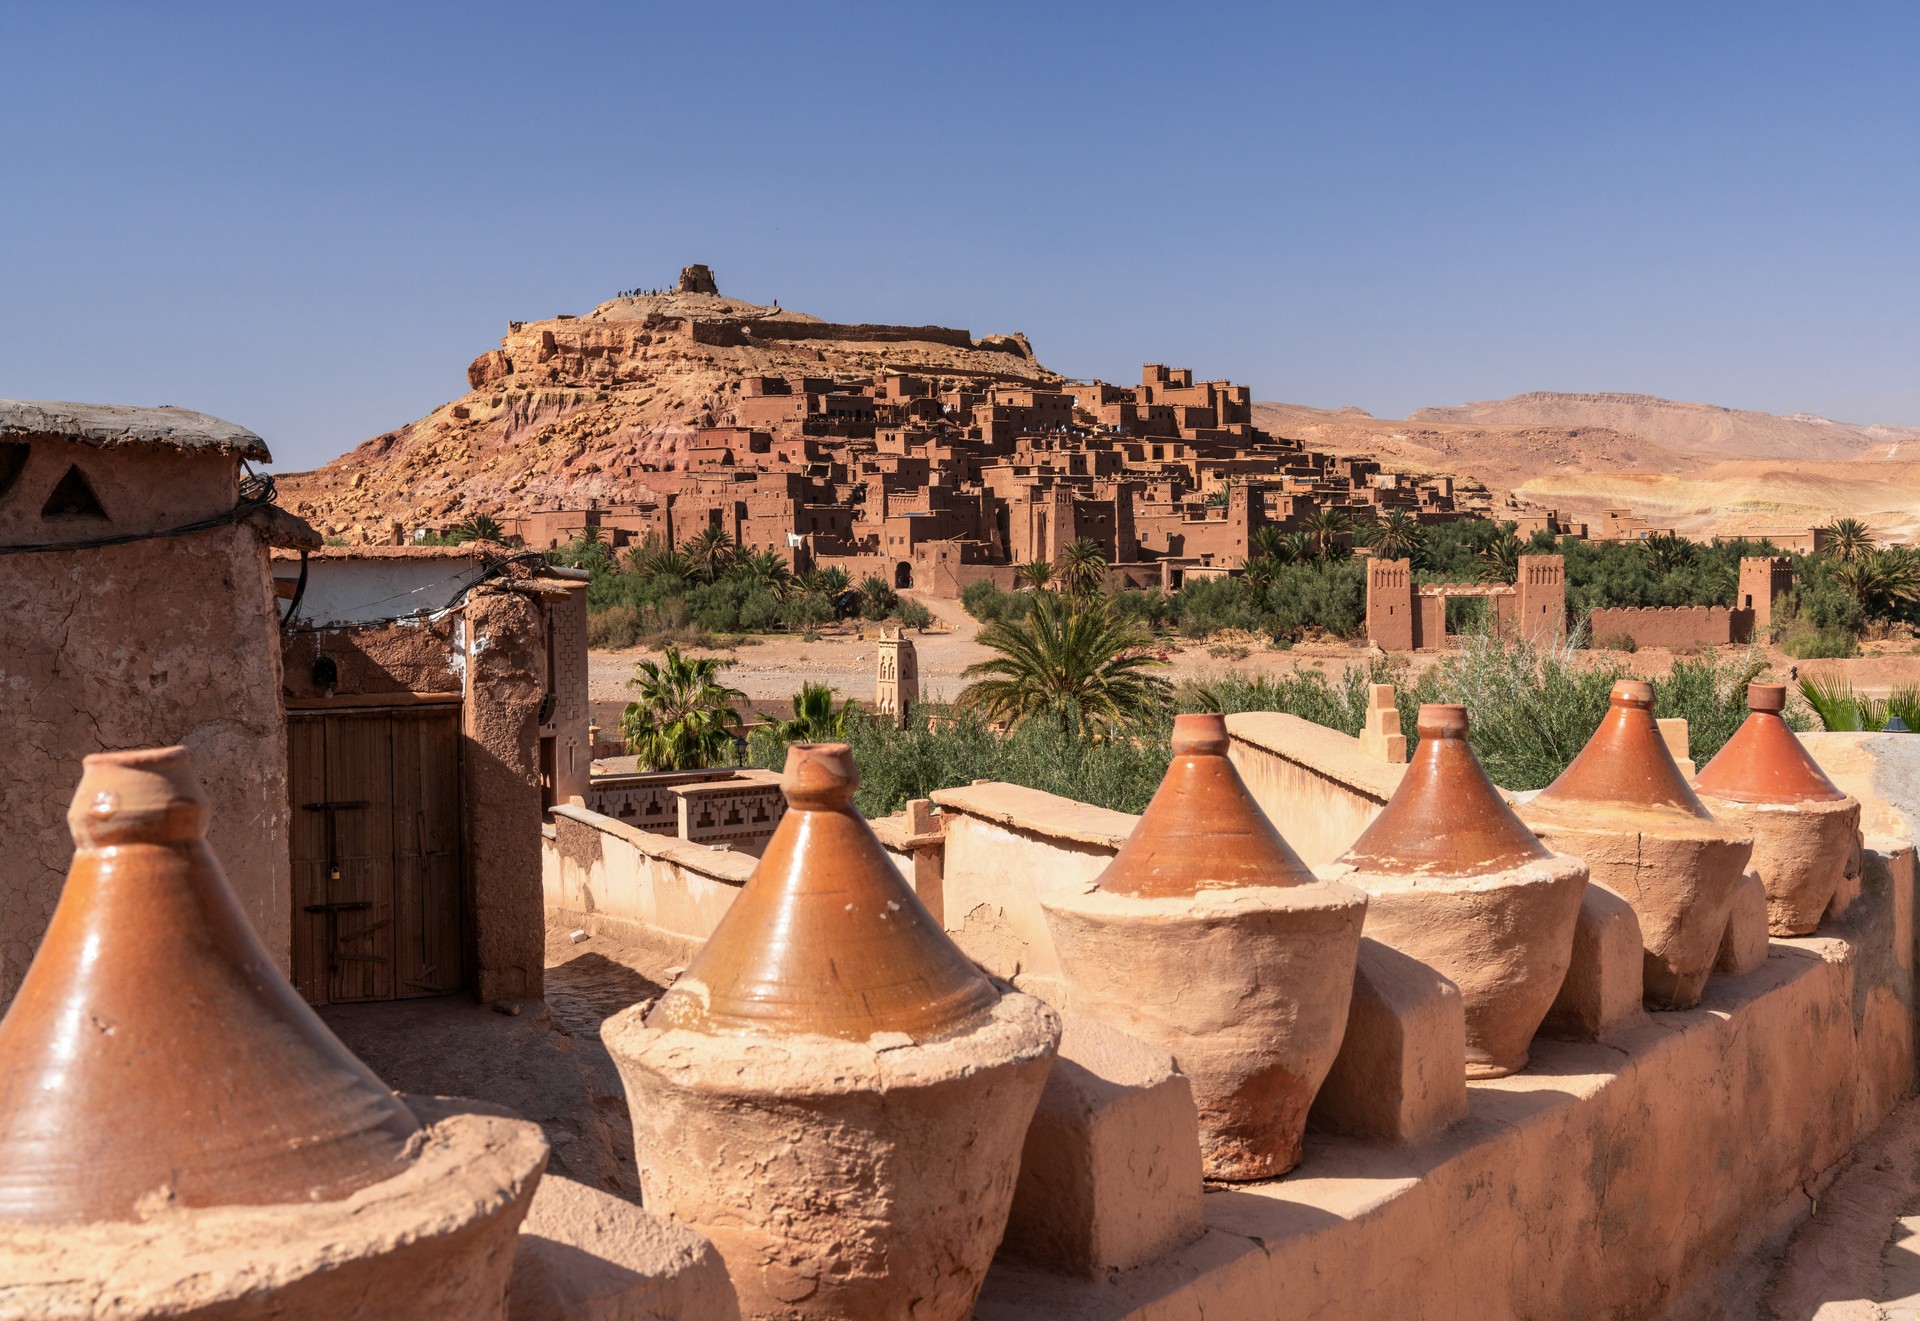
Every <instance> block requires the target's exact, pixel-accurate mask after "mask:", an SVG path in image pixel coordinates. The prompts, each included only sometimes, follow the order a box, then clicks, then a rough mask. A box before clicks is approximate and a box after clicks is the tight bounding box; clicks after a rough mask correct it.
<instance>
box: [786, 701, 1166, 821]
mask: <svg viewBox="0 0 1920 1321" xmlns="http://www.w3.org/2000/svg"><path fill="white" fill-rule="evenodd" d="M929 720H931V723H932V725H933V728H931V729H930V728H929V727H928V725H929ZM1167 732H1168V726H1167V725H1166V724H1165V723H1164V722H1156V723H1154V724H1153V725H1151V726H1150V727H1149V728H1147V729H1146V730H1144V731H1142V732H1140V733H1139V734H1137V735H1135V736H1131V737H1127V738H1119V739H1113V740H1105V739H1088V738H1082V737H1080V736H1079V735H1077V734H1070V733H1066V732H1063V731H1062V730H1061V729H1060V727H1059V726H1058V725H1056V724H1053V723H1052V722H1050V721H1039V720H1034V721H1028V722H1026V723H1025V724H1023V725H1022V726H1021V727H1020V728H1019V729H1017V730H1016V731H1014V732H1013V733H1011V734H1005V735H1000V734H995V733H994V732H993V731H992V730H990V729H988V728H987V726H986V725H985V724H984V723H983V722H982V721H980V720H979V719H978V718H976V717H974V716H971V715H966V714H962V713H957V712H954V711H953V710H952V709H951V708H948V707H944V706H931V705H930V706H921V707H916V708H914V710H913V712H912V719H910V720H909V721H908V723H907V727H906V728H905V729H901V728H898V727H896V726H895V725H894V723H893V722H892V721H890V720H883V719H879V718H876V717H874V716H871V715H867V714H865V713H860V712H856V713H853V714H852V715H851V718H850V719H849V721H848V726H847V743H848V745H849V746H850V747H851V748H852V749H853V757H854V761H855V763H856V764H857V765H858V766H859V767H860V789H859V792H858V794H857V795H856V797H855V799H854V805H855V806H856V807H858V808H859V809H860V811H861V813H862V814H864V815H866V816H869V817H876V816H888V815H890V814H892V813H894V812H897V811H899V810H900V809H901V808H902V807H904V806H905V805H906V803H907V800H908V799H911V798H925V797H927V796H928V795H929V794H931V793H932V792H933V791H934V790H936V789H947V788H952V787H954V786H956V785H964V784H971V783H972V782H973V781H975V780H998V781H1002V782H1004V783H1007V784H1019V785H1025V786H1026V787H1028V788H1030V789H1040V790H1043V791H1045V792H1047V793H1053V794H1059V795H1061V796H1062V797H1064V798H1072V799H1074V800H1075V801H1077V802H1083V803H1093V804H1096V805H1098V806H1100V807H1110V808H1113V809H1115V810H1116V811H1121V812H1139V811H1141V810H1143V809H1144V808H1145V807H1146V805H1147V800H1148V799H1150V798H1152V797H1153V792H1154V790H1155V789H1157V788H1158V787H1159V785H1160V778H1161V776H1163V775H1164V774H1166V769H1167V761H1168V758H1169V756H1170V755H1171V754H1170V753H1169V751H1168V747H1167ZM749 755H750V756H751V757H752V758H753V762H754V764H755V765H758V766H762V767H765V768H767V769H778V768H779V766H781V765H782V764H783V763H784V760H785V757H786V745H785V743H784V742H783V741H781V740H780V739H779V738H778V737H769V736H766V735H761V736H759V737H756V738H755V740H754V741H753V744H752V745H751V748H750V752H749Z"/></svg>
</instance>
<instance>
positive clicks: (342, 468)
mask: <svg viewBox="0 0 1920 1321" xmlns="http://www.w3.org/2000/svg"><path fill="white" fill-rule="evenodd" d="M694 284H695V285H696V286H697V287H698V288H699V289H701V290H702V291H701V292H692V291H688V290H687V289H686V288H685V287H683V289H682V291H681V292H676V293H659V294H636V295H628V296H622V297H618V298H615V299H612V300H611V301H609V302H605V303H602V304H601V305H600V306H598V307H596V308H594V309H593V311H592V312H590V313H588V314H587V315H585V316H580V317H566V316H563V317H556V318H554V319H553V320H550V321H529V322H512V323H510V324H509V327H508V331H507V335H506V337H505V338H504V339H502V340H501V342H500V347H499V348H497V349H493V350H490V351H488V352H486V353H483V354H481V355H480V356H479V357H478V358H476V359H475V360H474V361H473V363H472V365H471V366H469V367H468V369H467V385H468V387H469V389H468V392H467V393H466V394H464V395H462V396H461V397H460V398H458V399H455V400H452V401H451V402H449V403H447V404H444V405H442V406H441V407H439V408H437V409H435V410H434V411H433V412H432V413H429V414H428V415H427V416H426V417H423V418H421V419H420V420H418V421H416V422H411V423H408V424H407V425H405V426H403V427H400V428H398V429H397V430H394V431H389V432H387V433H386V434H384V435H381V436H376V437H374V438H373V439H372V440H369V441H367V442H366V443H364V444H362V445H360V446H359V447H358V448H356V449H354V450H353V451H351V452H350V453H348V454H345V455H343V456H341V457H340V458H338V459H336V460H334V461H333V462H332V463H329V464H327V465H326V466H325V467H322V468H319V469H316V470H314V471H313V472H307V473H291V474H284V475H282V476H281V478H280V490H281V493H282V499H283V501H284V502H285V503H286V504H287V505H288V507H289V508H291V509H293V510H294V511H295V512H296V513H299V514H301V515H302V516H303V517H305V518H307V519H308V520H309V521H311V522H312V523H314V524H315V525H316V526H317V527H319V528H321V529H322V530H323V531H324V532H325V533H326V534H327V535H329V536H340V537H345V538H346V539H347V540H349V541H362V540H375V541H379V540H385V539H386V538H387V536H388V535H389V533H390V530H391V528H392V526H393V525H394V524H396V523H397V524H399V525H401V526H402V527H417V526H421V525H442V524H445V523H448V522H451V521H455V520H458V519H461V518H465V517H469V516H471V515H474V514H481V513H484V514H493V515H496V516H512V515H516V514H521V513H525V512H529V511H532V510H535V509H552V508H565V507H573V508H578V507H580V506H582V505H584V504H585V503H587V502H588V501H589V500H598V501H600V502H602V503H617V502H620V501H625V500H630V499H634V498H636V497H639V496H642V495H644V494H646V490H647V487H646V483H647V474H648V472H649V471H653V470H659V469H671V468H674V467H676V466H679V465H680V463H681V462H682V460H681V458H680V456H681V452H682V450H683V449H684V447H685V446H686V445H687V443H688V442H689V441H690V440H691V439H692V437H693V434H694V432H695V430H696V429H698V428H700V427H703V426H715V425H726V424H728V423H730V422H731V421H733V415H732V410H733V406H734V402H735V401H736V400H737V399H738V398H739V397H740V390H741V385H742V381H743V380H744V379H745V378H746V377H749V376H754V375H769V376H786V377H800V376H815V377H826V378H842V379H847V380H866V379H869V378H871V377H873V376H875V375H879V374H884V373H886V372H888V371H911V372H916V373H921V374H926V375H933V376H937V377H946V378H949V379H952V380H965V379H972V380H977V381H982V382H990V381H1002V382H1008V383H1025V384H1043V385H1046V384H1057V383H1059V382H1060V380H1061V378H1060V377H1059V376H1058V375H1057V374H1056V373H1054V372H1051V371H1049V370H1047V368H1045V367H1043V366H1042V365H1041V364H1040V363H1039V362H1038V361H1037V360H1036V359H1035V357H1034V353H1033V349H1032V346H1031V345H1029V344H1028V343H1027V341H1026V339H1025V337H1024V336H1021V335H988V336H984V337H981V338H978V339H976V338H974V337H973V336H972V335H970V334H969V333H968V332H967V331H964V330H955V329H952V328H948V327H942V326H876V325H854V324H844V323H833V322H826V321H822V320H820V319H819V318H818V317H812V316H808V315H806V314H804V313H800V312H793V311H789V310H787V309H784V308H780V307H767V306H761V305H759V304H754V303H748V302H744V301H742V300H740V299H736V298H727V297H724V296H722V295H720V294H718V293H715V292H710V290H711V289H712V288H713V285H712V281H711V276H710V273H705V272H704V270H702V278H701V279H699V280H697V281H695V282H694ZM1254 422H1255V424H1256V425H1258V426H1260V427H1262V428H1264V429H1265V430H1267V431H1270V432H1272V433H1274V434H1276V435H1281V436H1287V437H1291V438H1294V439H1297V440H1301V441H1304V442H1305V443H1306V444H1308V445H1310V446H1312V447H1314V448H1316V449H1324V450H1330V451H1332V452H1334V453H1336V454H1371V455H1373V456H1375V457H1377V458H1379V459H1380V460H1381V461H1382V462H1383V463H1384V464H1386V465H1387V466H1388V467H1389V468H1394V469H1398V470H1401V471H1408V472H1416V473H1423V474H1448V475H1452V476H1454V477H1456V478H1459V479H1461V480H1463V481H1464V482H1466V483H1468V484H1471V485H1481V486H1485V487H1487V488H1488V489H1489V490H1491V491H1492V492H1494V493H1495V495H1496V496H1498V497H1505V496H1508V495H1512V496H1513V497H1515V498H1517V499H1518V500H1520V501H1522V502H1524V503H1527V504H1530V505H1534V506H1538V507H1542V508H1555V509H1559V510H1560V511H1561V512H1562V513H1564V514H1566V515H1568V516H1570V517H1573V518H1583V519H1586V520H1588V521H1593V520H1595V519H1597V518H1598V516H1599V514H1600V511H1601V510H1603V509H1606V508H1610V507H1619V506H1628V507H1631V508H1632V509H1634V510H1635V512H1637V513H1640V514H1642V515H1644V516H1646V517H1648V518H1649V519H1650V520H1653V521H1655V522H1657V523H1661V524H1665V525H1669V526H1673V527H1677V528H1679V529H1680V530H1682V531H1686V532H1694V533H1723V534H1735V533H1741V532H1768V531H1786V530H1790V529H1796V528H1805V527H1808V526H1811V525H1813V524H1816V523H1824V522H1826V521H1828V520H1829V519H1832V518H1834V517H1837V516H1841V515H1851V516H1854V517H1858V518H1863V519H1865V520H1866V521H1868V522H1869V523H1870V524H1872V525H1873V526H1874V527H1875V528H1876V529H1878V530H1880V531H1882V533H1883V534H1884V535H1894V536H1910V535H1913V533H1914V532H1915V531H1916V530H1920V428H1906V427H1886V426H1858V425H1853V424H1849V423H1842V422H1833V421H1829V420H1828V419H1826V418H1820V417H1814V416H1812V415H1810V414H1793V415H1789V416H1786V417H1776V416H1774V415H1772V414H1768V413H1755V412H1746V411H1742V410H1738V409H1730V408H1720V407H1716V406H1713V405H1710V404H1694V403H1679V402H1675V401H1673V400H1668V399H1657V398H1654V397H1652V396H1649V395H1633V394H1553V393H1536V394H1523V395H1516V396H1514V397H1513V398H1511V399H1500V400H1492V401H1484V402H1479V403H1469V404H1458V405H1453V406H1449V407H1442V408H1421V409H1416V410H1415V411H1414V412H1413V413H1411V414H1410V415H1409V416H1408V417H1407V418H1405V419H1404V420H1394V419H1386V418H1376V417H1373V416H1371V415H1369V414H1367V413H1365V412H1362V411H1361V410H1359V409H1357V408H1343V409H1335V410H1326V409H1315V408H1307V407H1304V406H1301V405H1296V404H1281V403H1257V404H1255V405H1254ZM1903 454H1905V455H1907V456H1909V457H1903ZM1756 461H1758V462H1756Z"/></svg>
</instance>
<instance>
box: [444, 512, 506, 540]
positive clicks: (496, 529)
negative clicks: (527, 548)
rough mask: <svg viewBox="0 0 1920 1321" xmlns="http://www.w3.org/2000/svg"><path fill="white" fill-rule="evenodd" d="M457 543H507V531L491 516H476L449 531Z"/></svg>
mask: <svg viewBox="0 0 1920 1321" xmlns="http://www.w3.org/2000/svg"><path fill="white" fill-rule="evenodd" d="M447 531H448V532H449V534H450V535H451V536H452V537H453V539H454V540H455V541H505V540H506V539H507V530H506V529H505V528H504V527H502V526H500V520H499V519H497V518H494V517H493V516H492V515H490V514H475V515H474V516H473V517H472V518H469V519H468V520H467V521H466V522H464V523H460V524H457V525H455V526H454V527H451V528H449V529H447Z"/></svg>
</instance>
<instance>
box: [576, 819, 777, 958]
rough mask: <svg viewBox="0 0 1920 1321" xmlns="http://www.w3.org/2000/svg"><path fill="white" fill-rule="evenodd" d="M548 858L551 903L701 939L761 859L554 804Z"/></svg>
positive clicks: (655, 929) (709, 931) (725, 909)
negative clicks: (712, 847)
mask: <svg viewBox="0 0 1920 1321" xmlns="http://www.w3.org/2000/svg"><path fill="white" fill-rule="evenodd" d="M553 827H554V829H553V838H552V839H551V840H549V841H548V842H547V845H546V858H545V869H544V870H545V884H546V903H547V905H548V906H549V907H550V908H552V909H554V910H556V911H558V912H564V913H569V914H582V915H584V914H588V913H591V914H596V915H598V916H601V917H611V918H615V919H618V920H620V921H623V922H632V923H636V924H638V925H640V926H644V927H648V928H651V929H653V930H654V931H657V932H664V933H667V934H669V935H674V936H681V937H686V938H688V939H691V940H693V941H696V942H699V941H704V940H706V938H707V937H708V936H709V935H711V934H713V928H714V926H715V924H717V923H718V922H719V921H720V918H721V916H722V915H723V914H725V913H726V911H727V909H728V908H729V907H730V906H731V905H732V904H733V899H734V896H735V895H737V894H739V893H740V887H741V886H743V885H745V884H746V881H747V877H748V876H750V875H751V874H752V873H753V868H754V865H755V863H754V859H752V858H750V857H748V856H747V855H745V854H743V853H739V852H737V851H735V850H732V849H722V850H715V849H710V848H708V847H707V846H706V845H704V844H689V843H687V842H686V841H685V840H682V839H678V838H676V837H674V836H671V835H659V834H655V833H653V832H652V831H646V830H636V829H634V828H633V827H632V826H629V825H627V824H625V823H624V822H620V821H615V820H614V819H613V818H611V817H605V816H601V815H600V814H599V813H597V812H590V811H588V810H587V809H586V808H583V807H569V806H561V807H556V808H554V810H553Z"/></svg>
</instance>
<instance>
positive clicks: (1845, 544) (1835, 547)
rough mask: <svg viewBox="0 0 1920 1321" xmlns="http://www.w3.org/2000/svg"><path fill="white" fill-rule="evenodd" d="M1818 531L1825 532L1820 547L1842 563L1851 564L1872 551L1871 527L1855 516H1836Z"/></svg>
mask: <svg viewBox="0 0 1920 1321" xmlns="http://www.w3.org/2000/svg"><path fill="white" fill-rule="evenodd" d="M1820 531H1822V532H1824V533H1826V534H1827V544H1826V545H1825V546H1823V547H1822V548H1821V549H1823V550H1824V551H1826V553H1827V554H1829V555H1831V556H1833V558H1835V559H1836V560H1839V561H1840V562H1841V563H1842V564H1852V563H1853V562H1854V561H1855V560H1857V559H1861V558H1863V557H1864V556H1866V555H1868V554H1870V553H1872V551H1873V548H1874V540H1873V529H1871V528H1869V527H1868V526H1867V525H1866V524H1865V523H1862V522H1861V521H1860V520H1859V519H1857V518H1836V519H1834V520H1833V522H1831V523H1829V524H1827V526H1825V527H1823V528H1821V529H1820Z"/></svg>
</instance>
